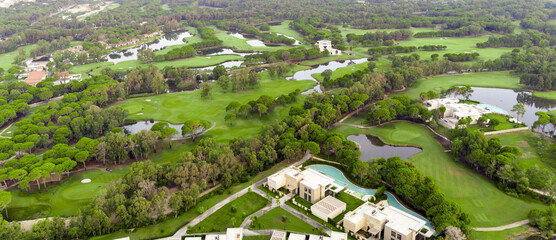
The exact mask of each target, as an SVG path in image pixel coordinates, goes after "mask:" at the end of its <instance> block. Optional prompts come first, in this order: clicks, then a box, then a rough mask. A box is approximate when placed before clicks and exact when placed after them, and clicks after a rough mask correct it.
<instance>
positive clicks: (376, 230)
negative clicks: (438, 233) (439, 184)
mask: <svg viewBox="0 0 556 240" xmlns="http://www.w3.org/2000/svg"><path fill="white" fill-rule="evenodd" d="M426 224H427V223H426V221H424V220H422V219H419V218H417V217H415V216H413V215H411V214H409V213H406V212H404V211H402V210H400V209H398V208H395V207H392V206H388V207H385V208H381V207H379V206H377V205H374V204H372V203H370V202H365V203H364V204H362V205H361V206H359V207H358V208H356V209H355V210H353V211H351V212H348V213H346V215H345V216H344V222H343V226H344V229H345V231H346V232H353V233H357V232H358V231H360V230H363V231H365V232H368V233H370V234H371V235H372V236H373V237H375V238H379V239H388V240H415V238H416V237H417V235H419V234H421V236H422V237H430V236H431V235H432V230H431V229H429V228H428V227H426ZM423 228H426V229H427V234H424V233H422V232H421V229H423Z"/></svg>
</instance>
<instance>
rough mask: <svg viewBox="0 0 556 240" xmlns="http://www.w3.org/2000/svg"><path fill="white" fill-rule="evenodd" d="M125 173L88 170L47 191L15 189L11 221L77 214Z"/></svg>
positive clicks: (10, 208) (10, 214)
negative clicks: (107, 185) (86, 180)
mask: <svg viewBox="0 0 556 240" xmlns="http://www.w3.org/2000/svg"><path fill="white" fill-rule="evenodd" d="M124 172H125V171H123V170H114V171H113V172H111V173H104V172H102V171H100V170H90V171H86V172H83V173H80V174H76V175H73V176H71V177H70V178H69V179H64V180H63V181H62V182H61V183H59V184H56V185H54V186H52V185H51V186H49V187H48V191H47V192H45V191H44V188H43V190H41V191H38V190H36V189H34V190H33V191H32V193H27V192H25V191H24V190H19V189H12V190H10V192H11V193H12V202H11V204H10V205H9V206H8V213H9V217H10V220H22V219H34V218H39V217H52V216H62V217H67V216H74V215H77V213H78V211H79V208H81V207H84V206H85V205H87V204H89V203H90V202H91V201H92V200H93V198H94V197H95V196H97V195H98V194H99V193H100V192H101V191H102V190H103V189H104V188H103V187H104V185H106V184H107V183H108V182H110V181H114V180H116V179H119V178H121V177H122V176H123V175H124ZM86 178H89V179H91V182H90V183H81V180H83V179H86Z"/></svg>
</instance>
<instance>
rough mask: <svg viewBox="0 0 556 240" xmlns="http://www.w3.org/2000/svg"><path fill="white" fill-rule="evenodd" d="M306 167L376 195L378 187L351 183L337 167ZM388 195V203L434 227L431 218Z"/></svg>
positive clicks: (342, 183) (356, 190)
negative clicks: (372, 187)
mask: <svg viewBox="0 0 556 240" xmlns="http://www.w3.org/2000/svg"><path fill="white" fill-rule="evenodd" d="M305 168H310V169H313V170H315V171H318V172H321V173H323V174H324V175H327V176H329V177H331V178H334V180H336V181H335V183H336V184H338V185H340V186H345V187H346V188H348V189H350V190H353V191H354V192H356V193H358V194H360V195H361V196H364V195H374V194H375V192H376V189H368V188H362V187H359V186H357V185H355V184H353V183H351V182H350V181H349V180H347V178H346V177H345V176H344V174H343V173H342V172H341V171H340V170H338V169H337V168H335V167H332V166H328V165H310V166H307V167H305ZM386 196H388V205H390V206H393V207H395V208H397V209H400V210H402V211H404V212H406V213H409V214H411V215H413V216H415V217H417V218H419V219H422V220H423V221H426V222H427V226H428V227H430V228H432V225H431V223H430V221H429V220H427V219H426V218H424V217H423V216H421V215H419V214H418V213H416V212H413V211H411V210H409V209H407V208H406V207H404V206H403V205H402V204H401V203H400V202H399V201H398V199H396V197H394V195H392V194H391V193H389V192H386Z"/></svg>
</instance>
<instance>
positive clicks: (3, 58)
mask: <svg viewBox="0 0 556 240" xmlns="http://www.w3.org/2000/svg"><path fill="white" fill-rule="evenodd" d="M34 47H35V45H27V46H25V47H23V48H24V49H25V55H26V56H29V53H30V52H31V49H33V48H34ZM17 55H18V52H17V50H15V51H11V52H8V53H4V54H0V67H1V68H3V69H4V70H5V71H8V69H9V68H11V67H12V66H13V62H14V59H15V57H16V56H17Z"/></svg>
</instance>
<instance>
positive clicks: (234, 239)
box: [226, 228, 243, 240]
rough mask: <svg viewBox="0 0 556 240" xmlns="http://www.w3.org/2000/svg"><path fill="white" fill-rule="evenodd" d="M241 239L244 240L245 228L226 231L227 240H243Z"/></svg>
mask: <svg viewBox="0 0 556 240" xmlns="http://www.w3.org/2000/svg"><path fill="white" fill-rule="evenodd" d="M241 239H243V228H228V229H226V240H241Z"/></svg>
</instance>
